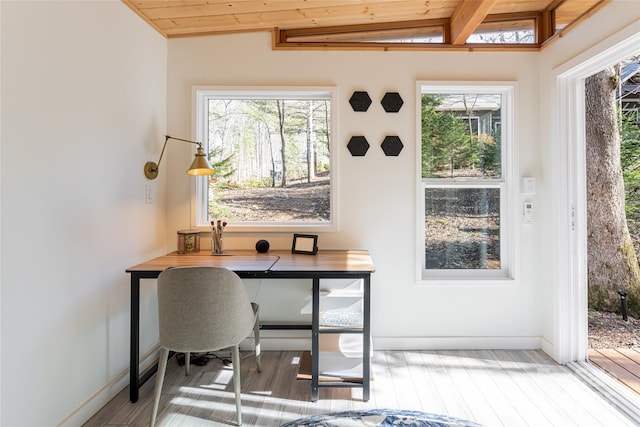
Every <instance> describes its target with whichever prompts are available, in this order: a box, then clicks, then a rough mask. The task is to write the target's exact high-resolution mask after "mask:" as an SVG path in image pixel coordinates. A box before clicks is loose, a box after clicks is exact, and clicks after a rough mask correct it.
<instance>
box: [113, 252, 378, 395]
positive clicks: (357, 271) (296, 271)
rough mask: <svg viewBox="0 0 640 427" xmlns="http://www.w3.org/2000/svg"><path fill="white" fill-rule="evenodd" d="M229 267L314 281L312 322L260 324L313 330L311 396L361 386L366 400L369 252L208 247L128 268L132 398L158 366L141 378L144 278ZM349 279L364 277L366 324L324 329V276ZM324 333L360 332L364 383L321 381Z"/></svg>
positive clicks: (249, 274) (262, 275) (255, 275)
mask: <svg viewBox="0 0 640 427" xmlns="http://www.w3.org/2000/svg"><path fill="white" fill-rule="evenodd" d="M182 266H213V267H224V268H228V269H230V270H233V271H234V272H236V273H237V274H238V275H239V276H240V277H242V278H245V279H250V278H260V279H309V280H311V281H312V285H313V286H312V308H313V310H312V315H311V319H312V320H311V325H269V326H267V325H261V328H263V329H283V328H287V329H291V328H292V327H293V328H296V329H311V355H312V360H311V400H312V401H314V402H315V401H316V400H318V395H319V388H320V387H362V389H363V392H362V395H363V399H364V400H365V401H367V400H369V385H370V378H371V357H370V356H371V327H370V320H371V314H370V306H371V273H373V272H374V270H375V269H374V266H373V262H372V261H371V256H370V255H369V252H368V251H364V250H325V251H318V253H317V254H316V255H304V254H292V253H291V252H289V251H269V252H268V253H265V254H259V253H256V252H255V251H227V252H225V253H224V254H223V255H212V254H211V253H210V252H209V251H200V252H198V253H195V254H184V255H180V254H177V253H175V252H174V253H170V254H168V255H164V256H160V257H158V258H154V259H152V260H149V261H146V262H143V263H142V264H138V265H135V266H133V267H129V268H127V270H126V272H127V273H130V274H131V337H130V340H131V346H130V354H129V356H130V359H129V360H130V362H129V365H130V366H129V369H130V372H129V399H130V400H131V402H137V401H138V389H139V388H140V386H141V385H142V384H144V383H145V382H146V381H147V380H148V379H149V378H150V377H151V376H153V374H154V373H155V372H156V370H157V366H153V367H152V368H150V369H149V370H148V371H147V372H145V373H144V374H143V375H142V376H140V362H139V358H140V348H139V347H140V279H155V278H157V277H158V275H159V274H160V272H162V271H163V270H166V269H167V268H169V267H182ZM331 278H350V279H362V281H363V325H362V328H352V329H349V328H327V327H323V328H322V330H320V326H321V325H320V279H331ZM320 333H323V334H324V333H328V334H331V333H361V334H362V347H363V348H362V350H363V368H362V383H350V382H344V381H337V382H324V381H323V382H320V381H319V366H318V364H319V363H318V355H319V336H320Z"/></svg>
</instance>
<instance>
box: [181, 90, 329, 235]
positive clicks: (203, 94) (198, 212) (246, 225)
mask: <svg viewBox="0 0 640 427" xmlns="http://www.w3.org/2000/svg"><path fill="white" fill-rule="evenodd" d="M213 94H215V95H216V96H218V97H219V96H224V97H228V98H236V99H260V98H265V99H273V98H274V97H278V98H280V99H299V98H300V96H301V95H302V96H304V97H305V98H317V99H321V98H322V99H324V98H325V97H326V96H327V94H329V95H330V104H331V135H330V140H329V146H330V152H331V170H330V181H331V192H330V203H331V221H330V222H327V223H317V222H303V221H286V222H258V221H245V222H242V223H234V222H230V223H229V224H228V226H227V227H226V228H225V232H227V231H228V232H256V231H265V232H294V231H302V232H334V231H338V229H339V227H338V217H339V209H338V200H339V197H338V190H339V185H338V181H339V180H338V170H339V168H338V155H337V154H336V153H337V152H338V151H337V147H338V145H337V143H336V138H337V134H338V121H337V118H338V89H337V87H335V86H304V87H303V86H194V87H193V88H192V99H193V101H192V102H193V105H194V109H193V128H194V130H195V132H194V134H195V140H196V141H203V148H204V149H205V151H207V150H208V138H207V135H206V133H205V125H204V124H205V123H207V121H208V114H207V109H206V108H205V101H206V99H207V98H209V97H211V96H212V95H213ZM196 178H197V179H196V180H195V181H196V183H195V186H194V188H193V189H192V193H191V212H193V214H192V218H191V227H192V228H196V229H199V230H202V231H207V230H209V221H208V220H207V206H206V205H205V204H204V203H203V201H205V200H206V199H207V187H208V181H207V177H200V176H199V177H196Z"/></svg>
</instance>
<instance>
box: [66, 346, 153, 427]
mask: <svg viewBox="0 0 640 427" xmlns="http://www.w3.org/2000/svg"><path fill="white" fill-rule="evenodd" d="M158 357H159V354H158V346H154V347H153V348H152V349H150V350H149V351H147V352H146V353H145V354H143V355H142V357H141V358H140V372H145V371H146V370H147V369H149V368H150V367H151V366H152V365H154V364H155V363H157V362H158ZM128 385H129V369H126V370H124V371H122V372H121V373H120V374H118V376H116V377H115V378H114V379H113V380H111V381H110V382H109V383H108V384H106V385H105V386H104V387H102V388H101V389H100V390H98V392H96V393H95V394H94V395H93V396H91V397H90V398H89V399H87V400H86V401H85V402H84V403H83V404H82V405H80V406H79V407H78V408H77V409H76V410H75V411H73V412H72V413H71V414H69V415H68V416H67V417H66V418H65V419H63V420H62V421H60V422H59V423H58V424H56V426H57V427H64V426H80V425H82V424H84V423H85V422H86V421H87V420H89V419H90V418H91V417H92V416H94V415H95V414H96V413H97V412H98V411H99V410H100V409H102V408H103V407H104V406H105V405H106V404H107V403H109V401H110V400H111V399H113V398H114V397H115V395H117V394H118V393H120V392H121V391H122V390H124V389H125V388H126V387H127V386H128Z"/></svg>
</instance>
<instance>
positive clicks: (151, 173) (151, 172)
mask: <svg viewBox="0 0 640 427" xmlns="http://www.w3.org/2000/svg"><path fill="white" fill-rule="evenodd" d="M170 139H175V140H177V141H182V142H188V143H190V144H197V145H198V148H202V143H201V142H196V141H190V140H188V139H182V138H176V137H174V136H170V135H165V136H164V145H163V146H162V151H161V152H160V158H159V159H158V162H157V163H153V162H147V163H146V164H145V166H144V174H145V176H146V177H147V178H149V179H155V178H156V177H157V176H158V170H159V169H160V162H161V161H162V156H163V155H164V150H165V148H167V142H169V140H170Z"/></svg>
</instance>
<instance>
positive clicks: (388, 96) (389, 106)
mask: <svg viewBox="0 0 640 427" xmlns="http://www.w3.org/2000/svg"><path fill="white" fill-rule="evenodd" d="M380 103H381V104H382V108H384V111H386V112H387V113H397V112H398V111H400V108H402V104H404V101H403V100H402V97H401V96H400V94H399V93H398V92H387V93H385V94H384V96H383V97H382V101H380Z"/></svg>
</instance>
